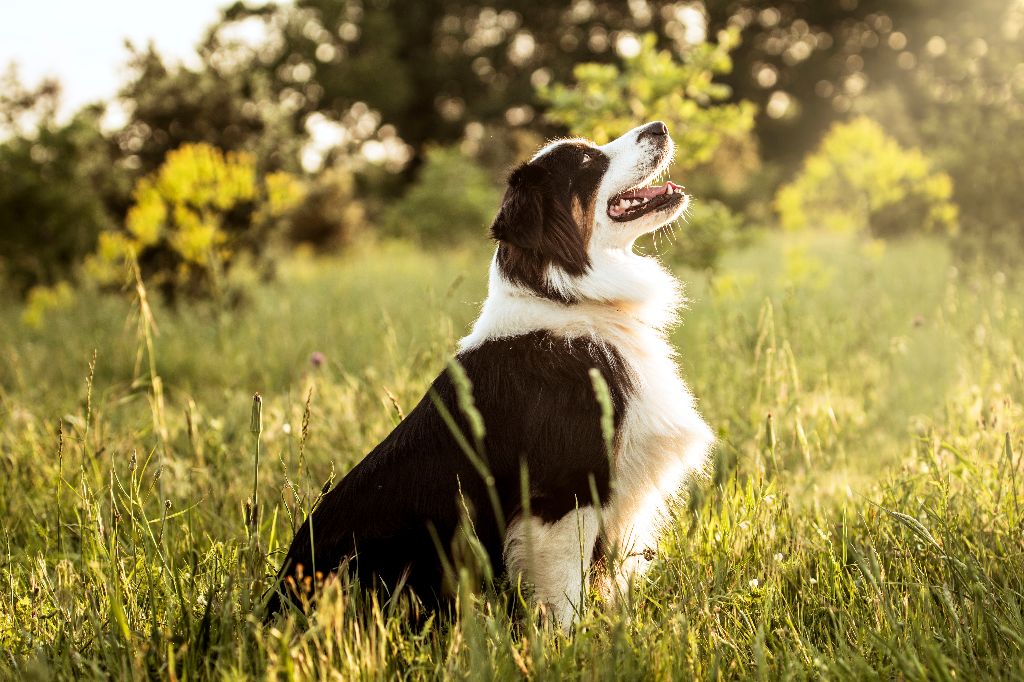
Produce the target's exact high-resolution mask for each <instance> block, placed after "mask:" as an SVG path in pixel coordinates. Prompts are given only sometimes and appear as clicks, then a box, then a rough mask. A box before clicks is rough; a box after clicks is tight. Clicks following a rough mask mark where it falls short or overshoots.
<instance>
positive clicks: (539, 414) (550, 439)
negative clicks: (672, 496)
mask: <svg viewBox="0 0 1024 682" xmlns="http://www.w3.org/2000/svg"><path fill="white" fill-rule="evenodd" d="M456 359H457V361H458V362H459V363H460V364H461V365H462V367H463V369H464V370H465V372H466V374H467V376H468V377H469V379H470V381H471V382H472V386H473V399H474V402H475V405H476V408H477V410H478V411H479V412H480V414H481V416H482V417H483V420H484V425H485V429H486V436H485V438H484V448H483V449H484V455H485V458H486V461H487V464H488V466H489V469H490V472H491V473H492V475H493V476H494V479H495V487H496V490H497V493H498V497H499V499H500V506H501V509H502V513H503V515H504V518H505V519H506V521H508V520H511V519H513V518H515V516H516V515H517V514H518V513H519V512H520V511H521V501H522V499H523V495H522V491H521V485H520V480H521V478H520V463H521V462H523V463H525V464H526V466H527V471H528V477H529V487H530V490H529V497H528V499H529V501H530V506H531V512H532V513H533V514H534V515H536V516H539V517H540V518H541V519H543V520H545V521H555V520H557V519H559V518H561V517H562V516H564V515H565V514H567V513H568V512H570V511H572V510H573V509H574V508H575V507H576V506H577V505H579V506H585V505H588V504H590V503H591V502H592V500H593V496H592V492H591V483H590V480H591V477H592V478H593V481H594V483H595V484H596V489H597V495H598V497H599V501H600V502H602V503H603V502H604V501H605V500H606V499H607V497H608V494H609V477H610V466H609V459H608V455H607V453H606V446H605V442H604V439H603V436H602V432H601V426H600V417H601V409H600V407H599V404H598V402H597V399H596V397H595V394H594V390H593V385H592V381H591V378H590V376H589V370H590V369H591V368H597V369H598V371H600V373H601V375H602V376H603V377H604V380H605V382H606V383H607V384H608V387H609V390H610V393H611V398H612V404H613V409H614V418H615V425H616V427H617V426H618V423H619V421H620V420H621V418H622V414H623V410H624V405H625V401H626V400H627V399H628V395H629V393H630V391H631V380H630V377H629V374H628V371H627V368H626V366H625V364H624V363H623V359H622V358H621V357H620V356H619V354H618V353H617V352H616V351H615V350H614V349H612V348H609V347H606V346H603V345H600V344H598V343H596V342H594V341H589V340H583V339H574V340H567V339H564V338H561V337H558V336H556V335H554V334H552V333H549V332H544V331H537V332H533V333H529V334H525V335H521V336H514V337H509V338H503V339H493V340H490V341H487V342H485V343H483V344H482V345H480V346H479V347H476V348H473V349H471V350H468V351H465V352H463V353H460V354H459V355H458V356H457V358H456ZM432 394H433V397H432ZM435 399H436V400H437V401H438V402H439V403H440V404H441V405H443V406H444V407H445V409H446V410H447V411H448V413H449V414H451V415H452V417H453V418H454V420H455V422H456V423H457V425H458V428H459V429H460V430H461V432H462V433H463V434H465V435H466V438H467V440H469V441H470V442H472V436H471V435H470V430H469V428H468V426H467V421H466V419H465V417H464V416H463V415H462V414H461V412H460V411H459V408H458V406H457V397H456V390H455V386H454V384H453V383H452V379H451V377H450V375H449V372H448V371H447V370H446V371H444V372H442V373H441V375H440V376H439V377H437V379H436V380H435V381H434V383H433V385H432V386H431V388H430V390H429V391H428V393H427V395H426V396H424V397H423V399H422V400H421V401H420V402H419V404H418V405H417V406H416V408H415V409H414V410H413V411H412V412H411V413H410V414H409V415H408V416H407V417H406V418H405V419H404V420H403V421H402V422H401V423H400V424H399V425H398V426H397V427H396V428H395V430H394V431H392V432H391V434H390V435H389V436H388V437H387V438H385V439H384V441H383V442H381V443H380V445H378V446H377V447H376V448H374V449H373V450H372V451H371V452H370V453H369V454H368V455H367V456H366V457H365V458H364V459H363V460H362V461H361V462H359V464H357V465H356V466H355V467H354V468H353V469H352V470H351V471H350V472H349V473H348V474H347V475H346V476H345V477H344V478H343V479H342V480H341V481H340V482H339V483H338V485H337V486H336V487H335V488H334V489H333V490H331V491H330V492H329V493H327V495H325V496H324V498H323V499H322V501H321V502H320V504H319V506H317V508H316V509H315V510H314V511H313V513H312V515H311V517H310V518H307V519H306V521H305V522H304V523H303V524H302V526H301V527H300V528H299V530H298V532H296V534H295V538H294V540H293V541H292V545H291V548H290V549H289V551H288V555H287V557H286V558H285V560H284V563H283V565H282V570H281V573H280V575H279V585H278V588H277V590H276V591H275V593H274V594H273V595H272V596H271V599H270V601H269V603H268V606H267V616H268V617H270V616H271V615H273V614H274V613H275V612H276V611H278V610H279V609H280V607H281V601H280V597H281V595H282V594H284V595H286V596H287V597H289V598H291V599H292V600H294V599H295V597H294V595H293V594H291V593H290V592H289V591H288V590H287V588H286V587H285V586H284V585H285V581H286V579H287V578H288V577H289V576H294V575H295V572H296V567H298V566H300V565H301V566H302V571H303V573H304V574H305V575H307V576H311V575H313V574H314V570H315V571H317V572H321V573H323V574H324V575H328V574H329V573H330V572H333V571H335V570H337V569H338V567H339V566H340V565H341V564H342V562H344V561H346V560H348V561H349V564H348V565H349V567H350V570H352V572H353V573H354V574H355V575H356V576H358V578H359V580H360V583H361V584H362V585H363V586H364V587H366V586H375V587H383V588H384V589H385V591H386V593H391V592H392V591H393V590H394V588H395V587H396V585H399V584H405V585H408V586H409V587H411V588H412V589H413V591H414V592H416V594H417V595H418V596H419V597H420V598H421V599H422V600H423V601H424V602H425V603H427V604H436V603H439V602H440V600H442V599H443V598H444V592H445V588H444V584H443V572H442V563H441V559H440V557H439V554H438V551H437V549H436V547H437V544H436V542H435V540H434V538H433V537H432V535H431V531H430V529H431V527H433V529H434V530H435V531H436V534H437V537H438V538H439V540H440V544H441V546H442V547H443V549H444V551H445V553H446V555H447V556H446V559H448V560H449V561H450V560H451V559H452V557H451V550H452V543H453V540H455V535H456V532H457V530H458V528H459V523H460V520H461V519H462V517H463V516H464V515H465V511H466V510H467V509H468V511H469V515H470V518H469V519H468V520H469V521H471V522H472V524H473V527H474V529H475V531H476V534H477V536H478V537H479V539H480V541H481V543H482V545H483V547H484V548H485V549H486V551H487V554H488V556H489V559H490V562H491V566H492V568H493V570H494V574H495V575H499V574H500V573H501V572H502V571H503V569H504V562H503V559H502V550H503V538H502V536H501V534H500V530H499V527H498V522H497V520H496V517H495V514H494V511H493V507H492V505H491V503H490V501H489V498H488V494H487V487H486V485H485V482H484V480H483V479H482V478H481V477H480V475H479V474H478V473H477V470H476V469H475V468H474V467H473V465H472V463H471V462H470V460H469V459H468V457H467V456H466V454H465V452H464V451H463V450H462V449H461V448H460V446H459V445H458V443H457V441H456V439H455V437H454V436H453V435H452V432H451V430H450V429H449V427H448V426H447V424H446V423H445V421H444V419H443V418H442V414H441V412H440V411H439V410H438V408H437V405H436V403H435ZM310 524H312V530H311V529H310ZM311 541H312V542H311ZM314 547H315V556H314V552H313V548H314Z"/></svg>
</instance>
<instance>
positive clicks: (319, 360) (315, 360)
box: [309, 350, 327, 369]
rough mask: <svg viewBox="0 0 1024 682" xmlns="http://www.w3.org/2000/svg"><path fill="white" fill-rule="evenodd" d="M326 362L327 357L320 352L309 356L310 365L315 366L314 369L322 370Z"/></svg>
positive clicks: (316, 351)
mask: <svg viewBox="0 0 1024 682" xmlns="http://www.w3.org/2000/svg"><path fill="white" fill-rule="evenodd" d="M325 362H327V356H326V355H324V354H323V353H321V352H320V351H318V350H315V351H313V354H312V355H310V356H309V364H311V365H313V369H320V368H321V367H322V366H323V364H324V363H325Z"/></svg>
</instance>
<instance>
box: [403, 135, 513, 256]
mask: <svg viewBox="0 0 1024 682" xmlns="http://www.w3.org/2000/svg"><path fill="white" fill-rule="evenodd" d="M500 201H501V193H500V191H499V190H498V187H496V186H495V184H494V182H493V181H492V180H491V177H490V175H489V174H488V173H487V171H486V170H484V169H483V168H481V167H480V166H479V165H477V163H476V162H475V161H473V159H471V158H469V157H468V156H466V155H465V154H463V153H462V152H461V151H460V150H459V148H458V147H456V146H452V147H432V148H428V149H427V150H426V154H425V158H424V161H423V165H422V166H421V167H420V169H419V175H418V177H417V178H416V181H415V183H414V184H413V185H412V187H410V188H409V191H408V192H406V193H405V196H403V197H402V198H401V199H400V200H399V201H398V202H397V203H396V204H394V205H392V206H391V207H388V208H386V209H385V213H384V219H383V227H384V230H385V232H386V233H387V234H390V235H395V236H405V237H412V238H414V239H418V240H420V241H421V242H423V243H424V244H435V245H437V244H455V243H458V242H459V241H461V240H464V239H466V238H473V237H477V238H478V237H480V236H482V235H484V234H485V233H486V230H487V226H488V225H490V223H491V220H492V219H493V218H494V214H495V213H496V212H497V210H498V204H499V202H500Z"/></svg>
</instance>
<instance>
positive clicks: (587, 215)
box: [572, 196, 594, 244]
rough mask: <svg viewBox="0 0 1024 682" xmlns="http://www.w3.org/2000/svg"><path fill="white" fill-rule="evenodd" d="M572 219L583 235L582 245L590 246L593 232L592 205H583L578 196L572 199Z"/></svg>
mask: <svg viewBox="0 0 1024 682" xmlns="http://www.w3.org/2000/svg"><path fill="white" fill-rule="evenodd" d="M572 218H573V220H575V221H576V224H577V225H579V226H580V232H581V233H582V234H583V243H584V244H590V237H591V234H592V233H593V231H594V203H593V201H591V202H590V205H589V206H588V205H585V204H584V203H583V202H582V201H580V198H579V197H578V196H573V198H572Z"/></svg>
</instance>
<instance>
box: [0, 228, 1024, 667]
mask: <svg viewBox="0 0 1024 682" xmlns="http://www.w3.org/2000/svg"><path fill="white" fill-rule="evenodd" d="M798 236H799V235H798ZM793 237H794V235H787V236H786V239H787V240H792V239H793ZM857 246H858V244H857V242H856V241H854V240H851V239H849V238H844V237H840V236H836V235H829V236H828V238H827V239H822V238H817V239H816V240H815V241H812V242H809V243H806V244H790V243H768V244H759V245H757V246H756V247H755V248H751V249H748V250H744V251H741V252H737V253H733V254H730V255H729V256H727V257H726V258H724V259H723V261H722V264H721V267H720V269H719V271H717V272H716V273H715V274H714V275H713V278H712V279H710V280H705V279H704V278H703V277H696V278H694V277H688V278H687V279H688V280H689V281H688V284H689V289H690V295H691V298H692V299H693V304H692V308H691V310H690V311H689V312H688V313H687V314H686V317H685V321H686V323H685V324H684V325H683V326H682V327H680V328H679V329H678V330H677V331H676V332H675V334H674V338H673V342H674V344H675V345H676V346H678V347H679V348H680V349H681V351H682V357H683V363H684V364H683V367H684V372H685V374H686V378H687V380H688V382H689V383H690V384H691V385H692V386H693V388H694V392H695V394H696V395H697V396H698V397H699V398H700V406H701V410H702V411H703V412H704V413H705V414H706V415H707V417H708V420H709V422H710V423H711V424H713V425H714V426H715V428H716V431H717V435H718V439H719V445H718V447H717V453H718V455H717V460H716V463H715V466H714V468H713V470H712V472H711V476H712V479H711V481H709V482H708V483H707V484H706V485H700V486H697V487H696V488H695V489H694V494H693V495H692V496H691V497H690V498H689V500H688V501H686V502H684V503H681V504H680V506H679V507H677V512H678V513H677V514H676V515H675V516H674V518H673V520H672V521H671V522H670V523H669V527H668V533H667V535H666V537H665V538H664V542H663V543H662V545H661V546H660V547H659V552H658V556H657V558H656V559H655V561H654V565H653V567H652V570H651V572H650V574H649V578H650V580H649V581H644V582H643V584H641V585H639V586H638V593H637V598H636V599H635V600H632V601H630V602H628V603H624V604H621V605H620V606H619V607H618V608H607V607H601V606H599V605H593V606H591V607H590V608H589V609H588V612H587V613H586V615H585V618H584V621H583V623H582V624H581V626H580V627H578V628H577V629H576V631H575V632H574V633H572V634H571V635H563V634H559V633H556V632H552V631H551V630H550V629H546V628H544V627H543V626H542V625H541V623H540V619H539V617H538V615H537V614H536V613H529V612H526V611H525V610H524V609H522V608H521V607H518V606H516V605H514V604H513V605H512V606H510V605H509V603H508V601H509V600H512V599H515V595H514V592H513V590H512V589H511V588H507V587H506V586H501V587H500V589H499V590H498V591H496V592H487V593H485V594H483V595H473V594H470V593H469V592H468V591H467V592H464V593H463V594H462V596H461V597H460V599H459V606H458V613H459V616H458V618H457V619H456V620H455V621H454V622H452V623H450V624H448V623H444V622H439V621H437V620H423V619H421V620H419V621H414V620H413V619H410V618H408V617H406V613H407V611H406V609H407V608H408V607H407V605H406V604H404V603H403V602H402V600H401V599H400V600H398V601H397V602H392V603H389V604H387V605H380V604H367V603H366V600H364V599H361V598H360V596H359V593H358V592H357V591H355V590H354V589H352V588H350V587H349V586H348V585H344V584H338V585H336V586H335V587H334V588H332V589H330V590H328V592H327V595H326V599H325V601H324V602H323V603H322V604H321V607H320V610H319V611H318V612H317V613H316V615H315V616H314V617H313V620H312V622H311V623H310V624H309V625H308V626H307V625H300V624H299V623H297V622H296V621H294V620H291V621H288V620H285V621H280V622H277V623H275V624H273V626H271V627H264V626H262V625H260V624H259V622H258V619H256V618H254V617H253V616H252V615H251V613H252V611H253V609H254V608H255V607H256V605H257V602H258V595H259V594H260V592H261V590H262V589H263V587H265V586H266V585H268V584H269V581H270V580H271V579H272V577H273V574H274V569H275V568H276V566H277V562H278V561H279V557H280V553H281V550H282V546H283V545H284V544H285V543H287V542H288V540H289V539H290V538H291V533H292V532H293V529H294V527H295V524H297V523H298V522H299V521H300V520H301V518H302V515H303V514H304V513H305V512H306V511H308V509H309V507H310V505H311V504H312V503H313V501H314V500H315V499H316V496H317V494H318V493H319V491H320V488H321V486H322V485H323V484H324V482H325V481H330V480H331V479H332V477H333V479H334V480H336V479H337V477H338V476H340V475H342V474H343V473H344V472H345V471H347V470H349V468H350V467H351V466H353V465H354V463H355V462H356V461H358V460H359V459H360V458H361V457H362V456H363V455H364V454H365V453H366V452H367V450H368V449H369V448H370V447H372V445H373V444H374V443H377V442H379V440H380V439H382V438H383V437H384V436H386V435H387V433H388V432H389V431H390V430H391V429H392V428H393V426H394V424H395V421H396V420H397V419H399V418H400V417H399V416H398V415H399V410H403V408H404V411H406V412H407V411H408V409H409V407H410V406H412V405H413V404H415V402H416V401H417V400H419V399H420V397H421V396H422V395H423V392H424V391H425V390H426V389H427V388H428V387H429V385H430V382H431V380H432V379H433V378H434V377H435V376H436V373H437V371H438V368H440V367H443V366H444V362H445V357H446V356H447V354H448V353H449V352H450V351H451V349H452V347H453V344H454V339H455V337H456V336H458V335H460V334H461V332H460V331H459V330H463V329H465V328H466V325H467V324H468V323H469V322H470V320H471V319H472V317H473V315H475V314H476V313H477V303H476V302H477V301H479V300H480V298H481V296H482V295H483V292H484V290H485V286H486V282H485V269H484V267H483V266H482V262H483V261H482V260H481V257H482V256H483V254H481V253H466V252H462V251H455V250H447V251H445V252H443V253H438V254H434V255H431V256H425V255H424V254H422V253H417V252H415V251H413V250H411V249H407V248H406V249H395V248H390V249H387V250H385V251H384V252H380V251H375V252H374V253H373V254H372V257H367V254H363V253H358V252H356V253H352V254H350V255H349V256H347V257H346V258H344V259H343V260H324V261H302V260H289V261H287V262H285V263H283V264H282V273H283V276H282V277H281V278H280V279H279V280H277V281H275V282H273V283H270V284H265V285H257V287H256V289H255V291H254V294H255V296H254V297H253V305H252V306H249V307H246V308H243V309H238V310H233V311H228V312H227V313H226V315H227V318H226V319H225V320H224V324H223V326H220V327H216V328H215V327H214V325H211V324H210V322H209V317H208V316H206V315H204V314H203V312H202V309H201V307H200V309H199V310H198V311H196V310H192V309H184V310H182V311H180V313H179V314H175V315H172V314H169V311H168V310H167V309H166V308H165V307H164V306H163V305H161V304H159V303H155V304H154V310H153V313H154V315H155V316H156V322H157V324H158V325H159V329H160V332H161V333H160V335H159V336H157V337H156V338H155V341H154V342H153V352H154V354H155V360H156V362H155V366H156V367H157V368H158V371H159V372H160V378H162V380H163V383H164V384H165V386H166V389H167V390H166V396H167V405H166V407H165V410H164V412H165V415H164V425H165V426H164V428H165V429H166V431H165V436H160V435H159V431H160V428H159V427H160V423H161V422H160V421H159V420H158V418H157V415H156V414H155V413H154V406H153V404H152V402H151V401H148V400H146V399H145V397H143V395H142V394H140V390H142V391H144V390H145V389H146V387H147V386H148V385H149V382H150V381H151V379H152V375H151V374H150V372H149V370H145V371H143V372H141V374H140V371H139V368H138V367H137V365H136V360H135V358H136V355H137V351H138V350H139V346H140V344H142V345H144V342H143V341H140V340H139V339H138V338H137V337H136V335H135V333H134V325H129V326H127V327H126V325H125V322H124V321H125V319H126V318H128V319H132V320H134V319H135V316H134V315H135V314H134V312H133V306H132V304H131V302H128V301H125V300H123V299H121V298H116V297H103V296H97V294H96V293H95V292H91V291H85V292H83V293H82V294H81V296H82V297H83V298H82V300H81V302H80V305H78V306H76V307H75V308H74V309H72V310H69V311H68V313H67V314H66V315H62V316H60V317H59V318H56V319H54V320H53V321H52V323H50V324H48V325H47V326H46V327H45V328H43V329H42V330H27V329H25V328H24V327H22V326H21V325H19V324H17V322H16V320H17V316H18V307H17V306H16V305H12V304H11V302H10V301H3V302H2V303H0V356H2V357H3V358H4V359H5V361H4V362H3V363H0V401H2V405H3V419H0V453H2V454H0V470H2V472H3V475H2V476H0V538H3V554H2V556H3V560H2V561H0V585H3V590H2V600H0V601H2V604H3V606H2V608H0V650H2V651H3V655H2V656H0V677H3V678H26V677H33V676H34V677H36V678H40V679H44V678H45V679H54V678H63V679H92V678H109V677H111V676H122V677H123V676H127V675H132V676H134V677H135V678H139V679H141V678H149V677H161V678H168V679H171V678H176V679H185V678H188V679H212V678H217V679H220V678H259V679H264V678H268V677H270V678H275V679H276V678H285V679H300V680H301V679H322V678H323V677H324V676H330V675H335V676H338V677H341V678H345V679H366V678H380V679H393V678H402V679H424V678H453V677H456V678H460V679H463V678H473V679H508V678H513V677H515V676H517V675H522V676H524V677H527V678H531V679H578V678H580V677H585V678H588V679H590V678H594V679H617V680H622V679H645V680H647V679H723V678H726V679H765V678H768V679H779V678H796V679H807V678H813V679H818V678H827V679H874V678H880V679H907V680H918V679H931V678H933V677H936V676H937V675H941V674H943V673H946V674H948V676H949V678H950V679H957V680H968V679H971V680H974V679H1004V678H1011V679H1013V678H1017V677H1021V676H1022V675H1024V668H1022V661H1024V649H1022V642H1024V617H1022V611H1021V606H1022V602H1021V594H1024V556H1022V555H1021V552H1020V551H1019V548H1020V546H1021V543H1022V542H1024V537H1022V535H1021V528H1022V520H1024V519H1022V516H1021V513H1022V511H1024V507H1022V503H1024V487H1022V486H1024V476H1022V471H1024V470H1022V466H1024V464H1022V456H1024V455H1022V452H1024V447H1022V446H1024V443H1022V440H1021V438H1022V433H1021V431H1020V424H1021V423H1024V422H1022V420H1024V412H1022V408H1021V406H1022V405H1024V384H1022V382H1021V366H1022V358H1021V355H1020V353H1021V351H1020V349H1021V348H1024V320H1022V319H1021V317H1020V316H1019V315H1017V314H1015V313H1014V311H1015V309H1016V305H1017V301H1019V300H1021V298H1022V297H1024V290H1022V284H1021V282H1019V281H1016V280H1015V279H1014V278H1013V277H1006V276H1004V275H1003V274H1002V273H998V272H973V273H972V272H969V271H966V270H964V269H962V268H961V269H960V270H959V271H957V270H951V268H950V265H951V261H950V255H949V253H948V251H947V250H946V249H945V248H944V247H943V246H942V244H941V243H938V242H934V241H924V240H922V239H911V240H906V241H901V242H900V243H894V244H890V245H889V246H888V247H887V248H886V250H885V251H884V252H882V253H881V254H879V255H877V257H875V258H870V259H868V258H864V257H862V256H861V255H860V254H859V253H858V248H857ZM797 247H799V248H800V249H801V251H802V253H803V256H802V259H803V260H804V261H813V262H816V263H818V264H819V272H823V271H828V272H831V273H832V275H833V276H832V277H830V278H829V277H818V276H806V275H801V276H800V277H793V276H792V275H793V273H792V272H791V268H790V267H789V264H787V263H786V262H785V261H787V260H788V258H787V256H786V255H785V254H786V252H787V251H791V250H792V249H794V248H797ZM822 269H824V270H822ZM463 275H465V279H462V278H463ZM726 281H729V282H731V284H728V285H727V284H726ZM459 282H461V283H460V284H458V288H456V287H455V285H454V284H453V283H459ZM453 289H455V293H454V294H451V293H450V292H451V291H452V290H453ZM325 312H327V313H328V314H325ZM382 343H383V344H384V352H382V349H381V344H382ZM93 348H97V349H98V358H97V360H96V362H95V365H94V370H92V369H90V367H89V363H90V359H91V357H92V352H93ZM197 349H202V352H197ZM312 351H322V352H323V353H324V354H325V355H326V361H325V362H323V363H320V364H319V365H314V364H310V361H309V357H310V353H311V352H312ZM255 390H259V391H260V393H261V395H262V397H263V404H262V422H263V423H262V433H261V449H262V452H263V455H264V456H263V457H261V459H260V472H259V473H260V475H259V486H260V490H259V499H260V501H261V502H260V504H261V506H262V508H263V513H262V516H260V517H258V525H257V528H256V533H255V537H256V538H257V540H258V543H253V542H251V540H250V536H249V532H250V530H249V529H250V526H249V524H248V523H247V519H246V517H245V515H244V503H245V500H246V499H247V498H249V497H251V496H252V492H253V491H252V486H253V477H252V473H253V466H254V462H255V458H254V451H253V442H252V434H251V433H250V432H249V425H250V412H249V406H250V404H251V400H252V393H253V391H255ZM389 396H391V397H389ZM307 405H308V407H307ZM396 408H397V410H396ZM768 414H771V415H772V416H771V419H767V415H768ZM1007 431H1008V432H1009V437H1007ZM162 438H163V439H164V440H165V442H166V455H165V458H164V465H163V467H162V468H161V469H159V470H158V469H157V466H156V456H155V455H154V456H153V459H152V460H151V459H150V453H153V452H154V450H156V449H157V448H158V447H159V444H160V443H161V439H162ZM161 491H162V493H163V494H162V496H161V494H160V492H161ZM168 502H169V504H168ZM254 544H255V545H256V547H257V548H262V550H263V551H262V552H261V553H258V552H254V551H253V547H254ZM413 623H415V625H414V624H413Z"/></svg>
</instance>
